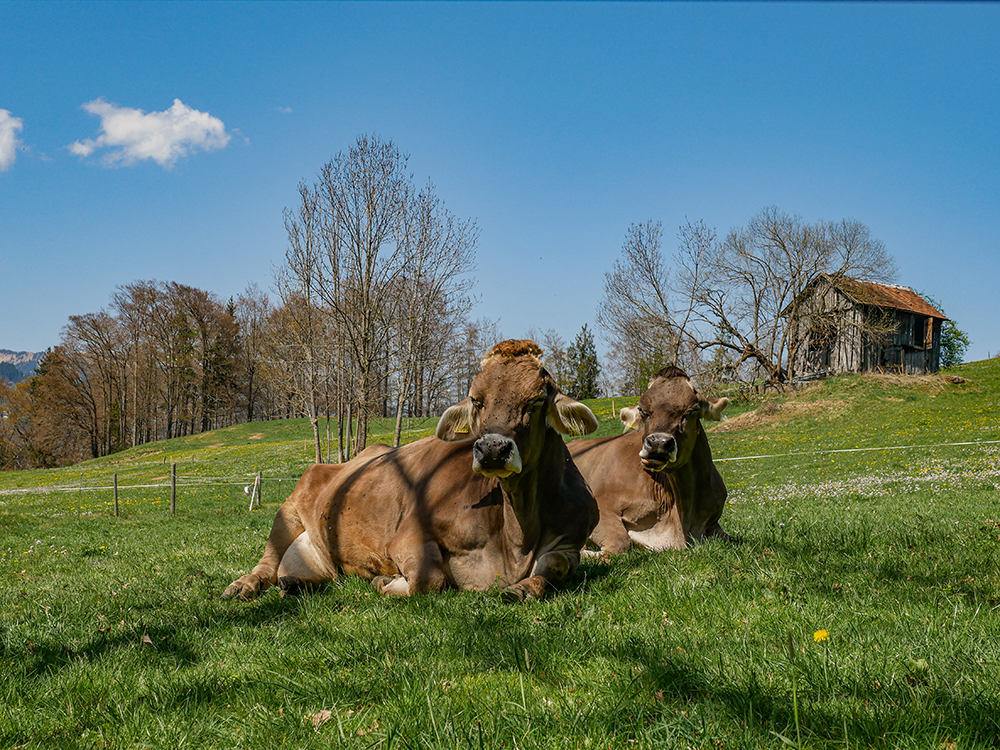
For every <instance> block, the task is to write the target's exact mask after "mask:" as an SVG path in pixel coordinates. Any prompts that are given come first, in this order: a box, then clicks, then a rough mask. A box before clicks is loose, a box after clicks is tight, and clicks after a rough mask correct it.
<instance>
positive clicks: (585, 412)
mask: <svg viewBox="0 0 1000 750" xmlns="http://www.w3.org/2000/svg"><path fill="white" fill-rule="evenodd" d="M541 355H542V350H541V349H540V348H539V347H538V344H536V343H535V342H534V341H501V342H500V343H499V344H497V345H496V346H494V347H493V348H492V349H490V350H489V351H488V352H487V353H486V356H484V357H483V361H482V371H481V372H480V373H479V374H478V375H477V376H476V379H475V380H473V381H472V386H471V387H470V388H469V396H468V398H466V399H465V400H463V401H461V402H459V403H457V404H455V405H454V406H452V407H449V408H448V409H447V410H446V411H445V413H444V414H443V415H441V420H440V421H439V422H438V427H437V436H438V437H439V438H440V439H441V440H446V441H448V442H455V441H459V440H470V439H472V438H474V437H477V436H478V439H477V440H476V443H475V445H474V447H473V452H472V468H473V470H475V471H477V472H479V473H480V474H483V475H484V476H488V477H501V478H504V477H509V476H510V475H512V474H519V473H521V472H522V471H523V470H524V469H525V468H526V467H530V466H534V465H535V464H536V463H537V462H538V460H539V458H540V456H541V453H542V448H543V446H544V444H545V436H546V431H547V430H548V428H550V427H551V428H553V429H555V430H556V431H558V432H560V433H562V434H564V435H586V434H588V433H591V432H593V431H594V430H596V429H597V418H596V417H595V416H594V414H593V412H592V411H590V409H588V408H587V407H586V406H584V405H583V404H581V403H580V402H579V401H574V400H573V399H571V398H569V397H568V396H565V395H563V394H562V393H560V392H559V389H558V387H557V386H556V383H555V381H554V380H553V379H552V376H551V375H549V373H548V372H546V370H545V368H544V367H542V363H541V359H540V357H541Z"/></svg>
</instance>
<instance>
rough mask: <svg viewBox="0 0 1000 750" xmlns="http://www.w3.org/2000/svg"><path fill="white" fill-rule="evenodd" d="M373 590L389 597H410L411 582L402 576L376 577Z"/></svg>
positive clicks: (373, 581) (373, 579) (373, 580)
mask: <svg viewBox="0 0 1000 750" xmlns="http://www.w3.org/2000/svg"><path fill="white" fill-rule="evenodd" d="M372 588H373V589H375V590H376V591H377V592H379V593H380V594H386V595H388V596H409V594H410V582H409V581H407V580H406V578H404V577H403V576H401V575H395V576H375V577H374V578H372Z"/></svg>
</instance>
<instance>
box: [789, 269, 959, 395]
mask: <svg viewBox="0 0 1000 750" xmlns="http://www.w3.org/2000/svg"><path fill="white" fill-rule="evenodd" d="M784 313H785V315H786V316H787V317H789V326H790V327H791V333H792V340H793V341H796V342H798V345H797V347H796V350H795V353H794V355H793V363H794V367H793V368H792V369H793V374H794V375H796V376H800V377H801V376H805V377H809V376H810V375H812V376H822V375H837V374H840V373H845V372H871V371H883V372H902V373H906V374H908V375H924V374H927V373H936V372H937V371H938V370H939V368H940V362H941V325H942V323H944V321H945V320H947V318H946V317H945V316H944V315H942V314H941V313H940V312H939V311H938V310H936V309H935V308H934V307H933V306H932V305H931V304H930V303H928V302H927V300H925V299H924V298H923V297H921V296H920V295H919V294H917V293H916V292H914V291H913V290H912V289H910V288H909V287H905V286H895V285H893V284H877V283H874V282H871V281H860V280H858V279H852V278H849V277H843V276H841V277H834V276H831V275H829V274H820V275H818V276H816V277H815V278H814V279H813V280H812V281H810V282H809V284H808V285H807V286H806V288H805V289H804V290H803V291H802V293H801V294H800V295H799V296H798V298H797V299H796V301H795V303H793V304H792V305H789V306H788V308H786V310H785V311H784Z"/></svg>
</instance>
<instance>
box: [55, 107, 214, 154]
mask: <svg viewBox="0 0 1000 750" xmlns="http://www.w3.org/2000/svg"><path fill="white" fill-rule="evenodd" d="M82 108H83V109H84V110H86V111H87V112H89V113H90V114H92V115H97V116H98V117H100V118H101V133H100V135H98V136H97V138H88V139H87V140H84V141H76V142H75V143H71V144H70V145H69V147H68V148H69V150H70V151H71V152H72V153H74V154H76V155H77V156H90V155H91V154H93V153H95V152H96V151H98V150H100V149H109V151H107V152H106V153H105V154H104V156H103V160H104V163H105V164H107V165H109V166H113V165H118V164H123V165H126V166H128V165H132V164H135V163H136V162H139V161H142V160H144V159H152V160H153V161H155V162H156V163H157V164H159V165H160V166H161V167H166V168H167V169H169V168H170V167H172V166H173V164H174V162H175V161H177V159H178V158H180V157H181V156H186V155H187V153H188V152H189V151H194V150H198V149H201V150H202V151H212V150H214V149H220V148H225V147H226V145H227V144H228V143H229V137H230V136H229V134H228V133H227V132H226V126H225V124H223V122H222V120H220V119H219V118H218V117H212V116H211V115H210V114H208V113H207V112H199V111H198V110H196V109H191V108H190V107H188V106H187V105H186V104H184V103H183V102H182V101H181V100H180V99H174V103H173V105H172V106H171V107H170V109H167V110H165V111H163V112H148V113H147V112H143V111H142V110H141V109H132V108H130V107H119V106H118V105H117V104H112V103H110V102H106V101H104V99H95V100H94V101H92V102H87V103H86V104H84V105H83V106H82Z"/></svg>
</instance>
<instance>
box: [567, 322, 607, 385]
mask: <svg viewBox="0 0 1000 750" xmlns="http://www.w3.org/2000/svg"><path fill="white" fill-rule="evenodd" d="M566 363H567V369H568V370H569V379H570V385H569V387H568V388H567V389H566V395H567V396H570V397H571V398H576V399H582V398H597V396H598V395H599V391H598V388H597V378H598V376H599V375H600V374H601V365H600V363H599V362H598V361H597V348H596V347H595V346H594V334H593V333H591V332H590V331H589V330H587V325H586V323H585V324H584V326H583V328H581V329H580V333H578V334H577V335H576V338H575V339H573V343H572V344H570V346H569V348H568V349H567V350H566Z"/></svg>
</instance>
